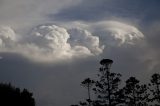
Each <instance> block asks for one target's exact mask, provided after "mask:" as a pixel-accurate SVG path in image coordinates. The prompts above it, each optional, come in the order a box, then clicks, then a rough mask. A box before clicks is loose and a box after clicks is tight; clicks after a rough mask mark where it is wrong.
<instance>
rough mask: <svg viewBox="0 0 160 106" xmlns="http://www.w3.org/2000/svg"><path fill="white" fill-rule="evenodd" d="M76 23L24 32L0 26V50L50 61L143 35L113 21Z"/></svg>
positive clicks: (97, 50) (94, 53) (96, 52)
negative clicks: (20, 33)
mask: <svg viewBox="0 0 160 106" xmlns="http://www.w3.org/2000/svg"><path fill="white" fill-rule="evenodd" d="M82 24H83V23H82ZM73 26H74V25H73ZM80 26H81V25H80ZM80 26H76V25H75V26H74V27H72V28H71V27H69V28H66V27H60V26H57V25H52V24H44V25H39V26H37V27H35V28H33V29H32V31H31V32H30V34H28V35H19V34H17V33H15V31H14V30H13V29H12V28H11V27H6V26H1V27H0V47H1V50H0V52H10V53H18V54H21V55H23V56H25V57H27V58H29V59H31V60H34V61H40V62H54V61H60V60H66V59H73V58H82V57H88V56H97V55H100V54H102V53H103V50H104V48H105V47H107V48H108V47H113V46H115V47H118V46H123V45H134V44H136V43H137V41H139V40H140V39H142V38H144V35H143V34H142V33H141V32H140V31H139V30H138V29H137V28H136V27H134V26H132V25H128V24H125V23H121V22H117V21H102V22H97V23H92V24H91V23H88V25H86V26H85V27H84V28H83V27H80Z"/></svg>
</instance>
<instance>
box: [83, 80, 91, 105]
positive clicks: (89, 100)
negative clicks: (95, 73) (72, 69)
mask: <svg viewBox="0 0 160 106" xmlns="http://www.w3.org/2000/svg"><path fill="white" fill-rule="evenodd" d="M93 84H94V81H93V80H91V79H90V78H86V79H85V80H84V81H82V82H81V85H82V86H84V87H86V88H87V91H88V99H87V102H88V105H89V106H91V102H92V100H91V94H90V92H91V87H92V86H93Z"/></svg>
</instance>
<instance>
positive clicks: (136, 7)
mask: <svg viewBox="0 0 160 106" xmlns="http://www.w3.org/2000/svg"><path fill="white" fill-rule="evenodd" d="M159 4H160V2H159V1H158V0H152V1H151V0H121V1H119V0H94V1H93V0H83V1H82V2H81V3H79V4H77V5H75V6H72V7H69V8H64V9H62V10H61V11H59V12H58V13H57V14H51V15H49V16H50V18H51V19H52V18H53V19H57V20H60V21H63V20H64V21H75V20H82V21H99V20H106V19H114V18H115V19H116V18H121V19H125V20H127V19H129V20H132V21H133V20H140V21H142V22H146V21H147V22H150V21H153V20H154V21H155V20H159V17H160V14H159V12H158V11H157V10H159V9H160V8H159Z"/></svg>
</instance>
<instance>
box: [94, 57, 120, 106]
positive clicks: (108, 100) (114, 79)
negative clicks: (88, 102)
mask: <svg viewBox="0 0 160 106" xmlns="http://www.w3.org/2000/svg"><path fill="white" fill-rule="evenodd" d="M112 63H113V61H112V60H110V59H103V60H101V61H100V64H101V67H100V69H99V74H98V77H99V79H98V80H97V81H96V83H95V86H96V87H95V88H94V89H93V90H94V91H95V94H96V95H97V100H96V101H95V102H94V106H116V105H118V104H121V103H122V99H121V98H120V97H121V93H120V92H121V90H120V89H119V84H120V81H121V79H120V77H121V74H119V73H118V74H117V73H112V72H110V67H111V64H112Z"/></svg>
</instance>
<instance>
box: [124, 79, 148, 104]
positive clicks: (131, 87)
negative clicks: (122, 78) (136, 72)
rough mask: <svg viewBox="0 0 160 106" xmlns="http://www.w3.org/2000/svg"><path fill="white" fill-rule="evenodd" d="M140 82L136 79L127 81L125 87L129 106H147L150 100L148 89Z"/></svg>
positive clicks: (126, 101) (126, 100)
mask: <svg viewBox="0 0 160 106" xmlns="http://www.w3.org/2000/svg"><path fill="white" fill-rule="evenodd" d="M139 82H140V81H139V80H137V79H136V78H135V77H130V78H129V79H128V80H127V81H126V85H125V87H124V93H125V103H126V105H128V106H147V100H148V96H149V94H148V92H147V90H148V87H147V86H146V85H145V84H144V85H140V84H139Z"/></svg>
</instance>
